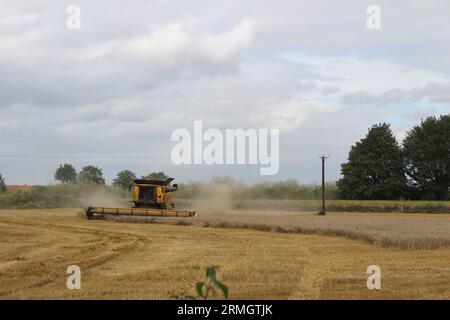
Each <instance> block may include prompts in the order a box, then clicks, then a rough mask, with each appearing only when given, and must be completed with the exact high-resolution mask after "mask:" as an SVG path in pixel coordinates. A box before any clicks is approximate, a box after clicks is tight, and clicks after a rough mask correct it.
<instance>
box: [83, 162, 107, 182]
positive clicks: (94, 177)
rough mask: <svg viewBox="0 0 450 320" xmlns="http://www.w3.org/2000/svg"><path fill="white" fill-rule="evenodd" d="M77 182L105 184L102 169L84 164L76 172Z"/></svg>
mask: <svg viewBox="0 0 450 320" xmlns="http://www.w3.org/2000/svg"><path fill="white" fill-rule="evenodd" d="M78 182H80V183H85V184H101V185H105V179H104V178H103V172H102V169H100V168H97V167H94V166H85V167H83V168H82V169H81V171H80V173H79V174H78Z"/></svg>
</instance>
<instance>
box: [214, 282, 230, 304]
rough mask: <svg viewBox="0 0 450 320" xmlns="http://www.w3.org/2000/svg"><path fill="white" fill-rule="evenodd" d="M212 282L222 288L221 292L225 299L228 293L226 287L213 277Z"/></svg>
mask: <svg viewBox="0 0 450 320" xmlns="http://www.w3.org/2000/svg"><path fill="white" fill-rule="evenodd" d="M213 282H214V284H215V285H216V287H217V288H219V289H220V290H222V293H223V296H224V297H225V299H228V293H229V291H228V287H227V286H226V285H225V284H223V283H222V282H220V281H219V280H217V279H213Z"/></svg>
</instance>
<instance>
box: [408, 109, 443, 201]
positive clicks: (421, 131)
mask: <svg viewBox="0 0 450 320" xmlns="http://www.w3.org/2000/svg"><path fill="white" fill-rule="evenodd" d="M403 152H404V156H405V163H406V174H407V175H408V178H409V179H408V185H409V187H410V188H411V190H412V191H413V193H414V194H415V195H416V196H417V197H419V198H422V199H435V200H445V199H448V196H449V187H450V114H449V115H443V116H441V117H440V118H439V119H437V118H435V117H429V118H427V119H425V120H422V122H421V124H420V125H418V126H415V127H414V128H413V129H412V130H410V131H409V132H408V133H407V135H406V138H405V139H404V141H403Z"/></svg>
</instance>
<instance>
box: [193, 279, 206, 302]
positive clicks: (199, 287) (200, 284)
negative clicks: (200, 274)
mask: <svg viewBox="0 0 450 320" xmlns="http://www.w3.org/2000/svg"><path fill="white" fill-rule="evenodd" d="M204 285H205V283H204V282H202V281H199V282H197V284H196V285H195V290H197V294H198V295H199V296H200V297H202V298H203V287H204Z"/></svg>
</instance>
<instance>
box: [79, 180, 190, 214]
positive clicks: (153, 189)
mask: <svg viewBox="0 0 450 320" xmlns="http://www.w3.org/2000/svg"><path fill="white" fill-rule="evenodd" d="M172 180H173V178H169V179H167V180H146V179H135V180H133V184H132V185H131V186H130V190H131V191H132V192H133V201H132V203H133V207H132V208H104V207H89V208H87V209H86V216H87V218H88V219H92V218H94V217H98V216H104V215H113V216H144V217H148V216H153V217H155V216H156V217H195V216H196V212H195V211H190V210H175V209H174V204H173V196H172V193H173V192H175V191H177V190H178V186H177V185H176V184H174V185H170V183H171V182H172Z"/></svg>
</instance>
